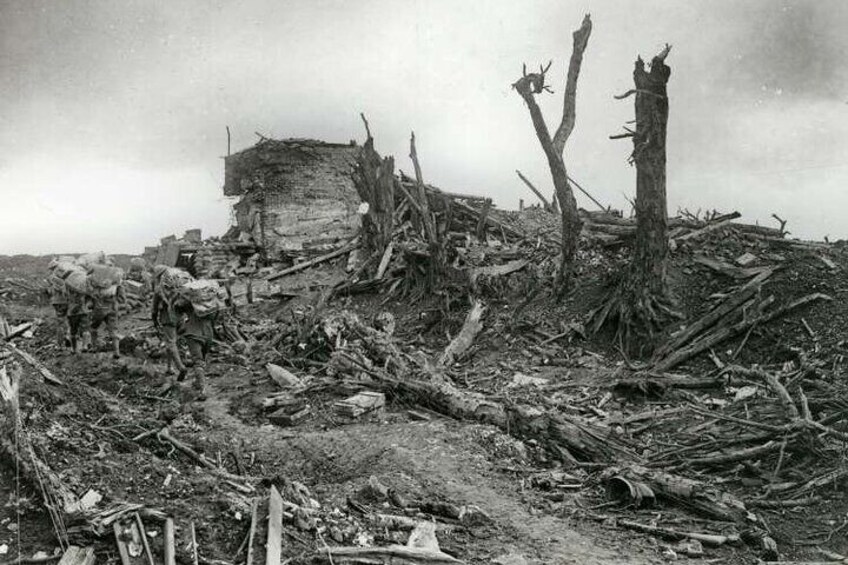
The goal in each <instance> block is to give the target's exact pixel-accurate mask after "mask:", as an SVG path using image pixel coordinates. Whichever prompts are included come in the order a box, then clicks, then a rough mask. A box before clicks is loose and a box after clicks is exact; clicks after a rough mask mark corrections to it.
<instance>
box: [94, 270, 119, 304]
mask: <svg viewBox="0 0 848 565" xmlns="http://www.w3.org/2000/svg"><path fill="white" fill-rule="evenodd" d="M123 280H124V271H123V269H121V268H120V267H110V266H108V265H101V264H94V265H91V266H90V267H89V273H88V284H89V286H90V287H91V294H93V295H95V296H99V297H103V298H108V297H112V296H115V295H116V294H117V292H118V286H119V285H120V284H121V283H122V282H123Z"/></svg>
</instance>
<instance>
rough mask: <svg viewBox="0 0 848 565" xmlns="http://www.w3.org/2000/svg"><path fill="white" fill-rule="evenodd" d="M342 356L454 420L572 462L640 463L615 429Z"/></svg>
mask: <svg viewBox="0 0 848 565" xmlns="http://www.w3.org/2000/svg"><path fill="white" fill-rule="evenodd" d="M342 355H343V356H344V357H345V359H347V360H348V361H350V362H351V363H352V364H354V365H356V366H357V369H358V370H361V371H363V372H365V373H367V374H369V375H371V376H372V377H374V379H375V380H376V381H377V383H378V384H379V385H380V386H382V387H383V388H384V389H385V390H386V391H387V392H392V393H394V394H396V395H399V396H402V397H404V398H406V399H408V400H409V401H412V402H415V403H417V404H420V405H423V406H425V407H430V408H432V409H434V410H435V411H437V412H440V413H442V414H445V415H448V416H451V417H453V418H457V419H461V420H476V421H479V422H483V423H487V424H492V425H494V426H496V427H498V428H500V429H501V430H504V431H505V432H506V433H508V434H511V435H514V436H516V437H518V438H520V439H536V440H541V441H543V442H546V443H547V444H548V445H549V447H551V448H552V449H553V450H554V452H555V453H558V455H560V456H562V457H564V458H565V459H567V460H568V461H570V462H572V463H578V464H579V463H580V462H613V461H615V460H619V459H621V460H627V461H632V460H636V459H637V457H636V455H635V454H634V453H633V452H632V451H631V450H630V448H629V446H628V445H627V444H626V443H624V442H622V441H621V440H620V439H618V438H617V437H616V436H615V434H614V433H613V431H612V430H610V429H609V428H606V427H604V426H599V425H596V424H592V423H589V422H587V421H584V420H582V419H580V418H578V417H576V416H570V415H566V414H561V413H556V412H542V411H541V410H538V409H536V408H534V407H529V406H520V405H518V406H510V407H509V408H507V407H505V406H504V405H502V404H500V403H497V402H493V401H491V400H489V399H487V398H486V397H484V396H482V395H480V394H477V393H473V392H469V391H463V390H460V389H458V388H456V387H455V386H453V384H451V383H450V382H449V381H448V380H447V379H446V378H444V376H442V375H440V374H439V373H431V374H430V375H429V376H430V379H429V380H426V381H425V380H417V379H409V378H403V379H398V378H394V377H392V376H391V375H389V374H387V373H385V372H383V371H380V370H377V369H375V368H372V367H366V366H365V365H363V364H362V363H360V362H359V361H358V360H356V359H354V358H353V357H351V356H349V355H347V354H342Z"/></svg>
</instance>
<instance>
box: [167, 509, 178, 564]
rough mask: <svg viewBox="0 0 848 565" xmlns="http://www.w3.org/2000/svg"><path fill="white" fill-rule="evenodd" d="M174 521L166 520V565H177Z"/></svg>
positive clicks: (171, 519) (169, 518)
mask: <svg viewBox="0 0 848 565" xmlns="http://www.w3.org/2000/svg"><path fill="white" fill-rule="evenodd" d="M174 530H175V528H174V519H173V518H171V517H170V516H169V517H168V518H166V519H165V565H177V557H176V555H177V550H176V540H175V539H174V538H175V533H176V532H175V531H174Z"/></svg>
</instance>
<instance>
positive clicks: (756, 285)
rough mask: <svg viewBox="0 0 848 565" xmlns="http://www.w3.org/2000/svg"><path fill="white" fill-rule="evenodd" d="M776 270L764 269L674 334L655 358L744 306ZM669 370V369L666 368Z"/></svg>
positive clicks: (674, 348) (660, 348)
mask: <svg viewBox="0 0 848 565" xmlns="http://www.w3.org/2000/svg"><path fill="white" fill-rule="evenodd" d="M773 272H774V271H773V270H771V269H768V270H766V271H763V272H762V273H760V274H759V275H757V276H756V277H754V278H753V279H751V280H750V281H748V282H747V283H745V284H744V285H743V286H742V287H740V288H739V290H737V291H736V292H734V293H733V294H731V295H730V296H728V297H727V298H726V299H725V300H724V301H723V302H722V303H721V304H719V305H718V306H716V307H715V308H713V309H712V310H710V311H709V312H707V314H705V315H704V316H702V317H701V318H699V319H698V320H696V321H695V322H693V323H691V324H689V325H688V326H686V327H685V328H684V329H682V330H681V331H679V332H677V333H676V334H672V336H671V338H670V339H669V340H668V341H667V342H666V343H665V344H663V345H662V346H660V347H659V348H658V349H657V353H656V355H655V358H662V357H665V356H667V355H668V354H670V353H671V352H673V351H674V350H677V349H679V348H680V347H682V346H683V345H685V344H686V343H688V342H689V341H691V340H692V339H693V338H694V337H695V336H697V335H698V334H700V333H701V332H703V331H704V330H707V329H709V328H710V327H712V326H713V325H715V324H716V323H717V322H718V321H719V320H721V319H722V318H724V317H725V316H727V315H728V314H730V313H731V312H733V311H734V310H736V309H737V308H739V307H740V306H742V305H743V304H744V303H745V302H746V301H747V300H748V299H749V298H751V297H752V296H754V295H755V294H756V293H757V292H759V290H760V288H762V285H763V283H765V281H766V280H767V279H768V278H769V277H770V276H771V275H772V273H773ZM664 370H667V369H664Z"/></svg>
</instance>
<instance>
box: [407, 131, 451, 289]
mask: <svg viewBox="0 0 848 565" xmlns="http://www.w3.org/2000/svg"><path fill="white" fill-rule="evenodd" d="M409 158H410V159H412V166H413V167H414V169H415V181H416V189H417V194H416V195H415V197H416V201H417V202H416V204H417V206H416V207H415V209H416V212H418V215H419V217H420V218H421V225H422V227H423V228H424V237H425V238H426V239H427V250H428V251H429V253H430V260H429V261H428V266H429V272H428V276H427V279H428V284H429V285H430V287H431V288H433V287H435V286H436V285H437V284H438V282H439V281H440V280H441V278H442V275H443V274H444V272H445V269H446V263H445V250H444V243H443V240H442V238H441V236H440V234H439V230H438V227H437V225H436V218H435V215H434V214H433V212H432V211H431V209H430V200H429V197H428V196H427V185H426V184H425V183H424V175H423V173H422V172H421V163H420V162H419V161H418V151H417V150H416V149H415V132H412V134H411V135H410V137H409Z"/></svg>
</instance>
